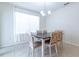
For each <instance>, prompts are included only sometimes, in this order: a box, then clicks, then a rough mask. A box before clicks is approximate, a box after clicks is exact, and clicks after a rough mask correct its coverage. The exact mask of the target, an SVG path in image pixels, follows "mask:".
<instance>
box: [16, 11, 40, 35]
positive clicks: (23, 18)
mask: <svg viewBox="0 0 79 59" xmlns="http://www.w3.org/2000/svg"><path fill="white" fill-rule="evenodd" d="M15 16H16V17H15V19H16V34H21V33H28V34H30V33H31V32H36V31H37V30H39V16H34V15H29V14H26V13H21V12H15Z"/></svg>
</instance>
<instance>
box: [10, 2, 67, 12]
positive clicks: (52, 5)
mask: <svg viewBox="0 0 79 59" xmlns="http://www.w3.org/2000/svg"><path fill="white" fill-rule="evenodd" d="M9 3H10V4H13V5H15V6H17V7H20V8H24V9H28V10H32V11H35V12H40V11H41V10H46V11H47V10H51V11H54V10H57V9H59V8H62V7H64V6H65V5H64V4H65V3H66V2H9Z"/></svg>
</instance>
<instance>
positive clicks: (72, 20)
mask: <svg viewBox="0 0 79 59" xmlns="http://www.w3.org/2000/svg"><path fill="white" fill-rule="evenodd" d="M46 27H47V30H48V31H49V32H51V31H54V30H63V31H64V41H65V42H67V43H71V44H74V45H79V3H72V4H70V5H67V6H65V7H63V8H61V9H59V10H56V11H54V12H53V13H52V15H51V16H49V17H48V18H47V25H46Z"/></svg>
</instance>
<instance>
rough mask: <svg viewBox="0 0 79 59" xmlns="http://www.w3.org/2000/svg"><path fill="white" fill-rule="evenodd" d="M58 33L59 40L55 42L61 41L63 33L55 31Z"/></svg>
mask: <svg viewBox="0 0 79 59" xmlns="http://www.w3.org/2000/svg"><path fill="white" fill-rule="evenodd" d="M56 32H57V33H58V36H59V39H57V40H62V38H63V31H56Z"/></svg>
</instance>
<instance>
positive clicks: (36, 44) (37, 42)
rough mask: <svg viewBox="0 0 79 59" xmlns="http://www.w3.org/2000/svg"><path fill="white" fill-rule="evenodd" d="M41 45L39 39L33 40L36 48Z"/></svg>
mask: <svg viewBox="0 0 79 59" xmlns="http://www.w3.org/2000/svg"><path fill="white" fill-rule="evenodd" d="M41 46H42V42H41V41H36V42H34V47H35V48H37V47H41Z"/></svg>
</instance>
